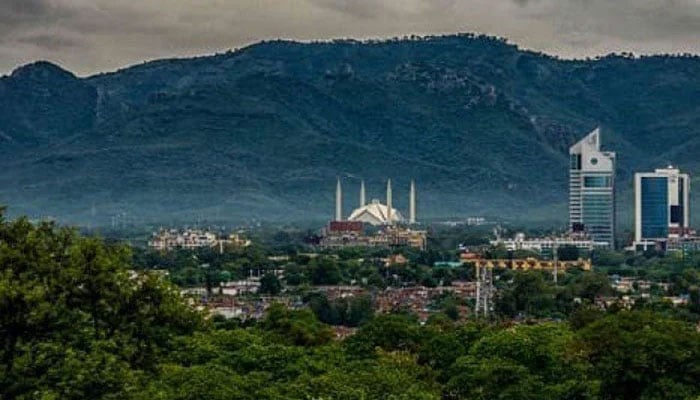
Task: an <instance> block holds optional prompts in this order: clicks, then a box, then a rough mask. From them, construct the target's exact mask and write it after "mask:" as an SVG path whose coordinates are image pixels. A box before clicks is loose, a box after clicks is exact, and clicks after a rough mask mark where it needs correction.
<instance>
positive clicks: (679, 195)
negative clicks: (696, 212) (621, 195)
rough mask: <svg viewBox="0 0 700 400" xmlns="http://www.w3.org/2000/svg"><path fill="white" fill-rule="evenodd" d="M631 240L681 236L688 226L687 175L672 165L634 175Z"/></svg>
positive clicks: (641, 241) (639, 241)
mask: <svg viewBox="0 0 700 400" xmlns="http://www.w3.org/2000/svg"><path fill="white" fill-rule="evenodd" d="M634 199H635V212H634V223H635V229H634V241H635V246H644V247H646V246H645V243H654V242H657V241H659V240H666V239H673V238H681V237H684V236H685V235H687V234H688V228H689V226H690V177H689V176H688V174H682V173H681V172H680V170H678V169H677V168H673V167H668V168H663V169H657V170H656V171H654V172H644V173H636V174H634Z"/></svg>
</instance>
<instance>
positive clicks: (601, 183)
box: [583, 176, 612, 188]
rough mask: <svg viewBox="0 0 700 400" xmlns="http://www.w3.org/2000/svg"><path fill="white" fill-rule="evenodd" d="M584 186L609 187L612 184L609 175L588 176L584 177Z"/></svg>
mask: <svg viewBox="0 0 700 400" xmlns="http://www.w3.org/2000/svg"><path fill="white" fill-rule="evenodd" d="M583 186H585V187H587V188H608V187H611V186H612V180H611V179H610V177H609V176H586V177H584V178H583Z"/></svg>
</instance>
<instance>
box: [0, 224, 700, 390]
mask: <svg viewBox="0 0 700 400" xmlns="http://www.w3.org/2000/svg"><path fill="white" fill-rule="evenodd" d="M130 262H131V255H130V254H129V251H128V250H127V249H125V248H123V247H120V246H112V245H106V244H105V243H103V242H102V241H100V240H97V239H92V238H84V237H80V236H79V235H77V234H76V233H75V232H74V231H72V230H70V229H65V228H58V227H56V226H54V225H53V224H50V223H42V224H39V225H32V224H30V223H28V222H27V221H26V220H25V219H18V220H16V221H11V222H10V221H7V220H4V219H2V218H0V344H1V345H2V346H1V347H0V357H1V358H2V364H0V398H3V399H5V398H7V399H35V398H38V399H86V398H90V399H139V400H145V399H183V400H184V399H212V400H216V399H222V400H223V399H251V400H253V399H255V400H257V399H358V400H360V399H424V400H427V399H484V400H486V399H496V398H498V399H693V398H697V396H700V363H698V362H697V360H698V359H699V358H700V334H699V333H698V332H697V330H696V329H695V327H694V326H693V325H692V324H689V323H687V322H684V321H682V320H678V319H675V318H673V317H669V316H666V315H664V314H662V313H659V312H652V311H648V310H646V311H644V310H643V311H614V312H608V313H604V312H602V311H600V310H598V309H597V308H592V307H590V306H582V307H580V308H578V309H576V310H573V311H572V313H571V319H570V322H566V321H562V322H541V323H535V324H531V325H530V324H511V323H502V324H493V323H486V322H482V321H472V322H466V323H464V322H463V323H455V322H454V321H453V320H452V319H450V318H448V317H447V316H446V315H443V314H436V315H434V316H433V317H432V318H431V319H429V320H428V322H427V323H426V324H425V325H421V324H419V323H418V322H417V320H416V319H415V318H414V317H412V316H411V315H407V314H393V315H382V316H371V315H370V316H369V317H367V316H366V315H364V314H362V313H361V312H357V313H353V312H352V310H363V309H364V308H365V306H364V305H363V303H362V302H363V301H364V300H362V299H359V300H358V301H357V304H345V305H344V306H343V305H340V304H331V305H328V304H326V305H323V304H317V305H315V306H314V305H312V308H313V307H327V309H328V310H330V311H333V310H334V309H335V310H336V311H338V309H339V308H343V307H345V308H343V310H346V311H347V310H350V313H346V314H343V316H342V318H345V319H347V321H349V322H353V323H355V324H356V325H359V326H360V327H359V328H358V330H357V332H356V333H355V334H354V335H352V336H350V337H349V338H347V339H344V340H336V339H335V338H334V337H335V336H334V333H333V330H332V329H331V328H330V326H329V325H327V324H325V323H323V322H321V321H319V320H318V318H317V317H316V315H315V313H314V312H312V311H311V310H310V309H302V310H298V311H290V310H287V309H286V308H285V307H283V306H281V305H273V306H272V307H271V308H270V310H269V312H268V315H267V317H266V318H265V319H263V320H261V321H258V322H256V321H247V322H245V323H243V322H240V321H236V320H228V321H227V320H223V319H220V318H207V317H205V316H204V315H202V314H200V313H199V312H196V311H193V309H192V308H191V307H190V306H188V305H187V304H186V303H185V302H184V300H183V299H182V298H181V297H180V295H179V293H178V291H177V290H175V288H174V287H173V286H171V285H170V284H169V283H167V282H164V281H163V280H162V278H161V277H160V276H161V275H160V274H155V273H149V272H138V273H137V272H134V271H130V265H129V264H130ZM531 280H532V277H528V278H527V279H526V280H525V281H523V282H522V283H521V284H520V285H522V286H523V288H524V287H526V286H527V287H537V285H538V284H536V283H535V284H533V283H532V281H531ZM535 281H536V280H535ZM273 286H274V285H272V286H271V287H273ZM581 287H582V288H586V287H596V284H595V279H593V282H592V283H591V282H588V283H583V282H581ZM523 290H525V289H523ZM582 290H583V289H582ZM584 291H585V290H584ZM513 295H514V296H515V298H516V299H515V300H514V301H513V304H515V305H516V308H522V309H525V310H527V309H528V307H529V306H530V304H529V303H527V302H526V303H520V301H519V300H518V297H517V296H518V294H517V293H515V294H513ZM310 301H311V302H312V304H313V302H314V301H315V300H314V299H311V300H310ZM316 301H319V302H320V303H323V301H322V299H320V300H319V299H316Z"/></svg>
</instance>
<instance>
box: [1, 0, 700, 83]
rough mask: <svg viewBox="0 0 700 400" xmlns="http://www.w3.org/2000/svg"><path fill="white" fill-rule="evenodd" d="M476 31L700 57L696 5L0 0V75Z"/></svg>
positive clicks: (536, 45)
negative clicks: (272, 42) (250, 48)
mask: <svg viewBox="0 0 700 400" xmlns="http://www.w3.org/2000/svg"><path fill="white" fill-rule="evenodd" d="M457 32H476V33H485V34H489V35H494V36H500V37H505V38H507V39H508V40H509V41H510V42H512V43H515V44H517V45H519V46H521V47H523V48H528V49H533V50H537V51H543V52H546V53H549V54H552V55H558V56H560V57H564V58H582V57H587V56H596V55H602V54H608V53H611V52H632V53H635V54H651V53H694V54H700V0H461V1H460V0H0V75H2V74H8V73H10V72H11V71H12V70H13V69H15V68H16V67H18V66H20V65H23V64H27V63H30V62H33V61H37V60H48V61H51V62H55V63H57V64H59V65H61V66H63V67H64V68H66V69H68V70H70V71H72V72H74V73H75V74H77V75H79V76H87V75H91V74H95V73H98V72H106V71H113V70H116V69H118V68H121V67H125V66H128V65H133V64H139V63H142V62H144V61H148V60H153V59H159V58H167V57H187V56H195V55H206V54H212V53H216V52H222V51H226V50H230V49H236V48H240V47H243V46H246V45H248V44H252V43H255V42H258V41H261V40H265V39H276V38H283V39H293V40H301V41H309V40H325V39H333V38H350V37H352V38H356V39H370V38H371V39H376V38H389V37H397V36H398V37H400V36H404V35H411V34H417V35H430V34H448V33H457Z"/></svg>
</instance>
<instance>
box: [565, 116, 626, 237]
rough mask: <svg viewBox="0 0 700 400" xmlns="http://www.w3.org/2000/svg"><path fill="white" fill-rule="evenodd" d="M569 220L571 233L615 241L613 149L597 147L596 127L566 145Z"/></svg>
mask: <svg viewBox="0 0 700 400" xmlns="http://www.w3.org/2000/svg"><path fill="white" fill-rule="evenodd" d="M569 156H570V164H569V222H570V229H571V231H572V232H573V233H582V232H585V234H587V235H588V236H589V237H590V238H591V240H593V241H594V242H601V243H607V246H608V247H611V248H612V247H614V245H615V153H613V152H609V151H601V146H600V129H598V128H597V129H595V130H594V131H592V132H591V133H589V134H588V135H587V136H586V137H584V138H583V139H581V141H579V142H578V143H576V144H575V145H573V146H571V148H569Z"/></svg>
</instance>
